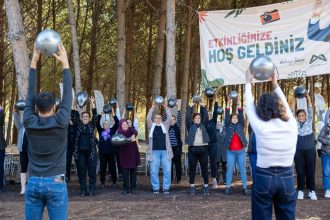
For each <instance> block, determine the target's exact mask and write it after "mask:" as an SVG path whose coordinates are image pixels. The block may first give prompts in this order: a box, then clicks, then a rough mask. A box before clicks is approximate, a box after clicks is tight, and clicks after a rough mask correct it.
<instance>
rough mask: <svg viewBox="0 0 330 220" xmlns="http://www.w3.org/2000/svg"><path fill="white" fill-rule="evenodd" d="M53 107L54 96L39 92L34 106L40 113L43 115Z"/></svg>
mask: <svg viewBox="0 0 330 220" xmlns="http://www.w3.org/2000/svg"><path fill="white" fill-rule="evenodd" d="M54 105H55V95H54V94H53V93H50V92H41V93H39V94H38V95H37V97H36V106H37V109H38V111H39V112H40V113H42V114H45V113H48V112H50V111H51V110H52V108H53V107H54Z"/></svg>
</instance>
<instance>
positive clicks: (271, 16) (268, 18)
mask: <svg viewBox="0 0 330 220" xmlns="http://www.w3.org/2000/svg"><path fill="white" fill-rule="evenodd" d="M260 20H261V24H263V25H265V24H268V23H271V22H273V21H277V20H280V13H279V12H278V10H277V9H275V10H273V11H267V12H265V13H264V14H262V15H260Z"/></svg>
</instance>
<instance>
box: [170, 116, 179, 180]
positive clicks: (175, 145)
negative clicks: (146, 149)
mask: <svg viewBox="0 0 330 220" xmlns="http://www.w3.org/2000/svg"><path fill="white" fill-rule="evenodd" d="M179 114H180V116H179ZM178 117H181V111H179V112H178ZM178 122H180V124H179V123H178ZM178 122H177V120H176V117H175V116H174V115H172V120H171V126H170V128H169V130H168V135H169V138H170V142H171V146H172V151H173V158H172V171H171V180H172V181H173V165H175V174H176V182H177V183H180V182H181V175H182V165H181V155H182V141H181V130H180V128H181V120H178Z"/></svg>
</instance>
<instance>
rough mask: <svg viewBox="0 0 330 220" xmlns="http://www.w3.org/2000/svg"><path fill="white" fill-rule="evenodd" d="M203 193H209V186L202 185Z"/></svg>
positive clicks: (206, 194)
mask: <svg viewBox="0 0 330 220" xmlns="http://www.w3.org/2000/svg"><path fill="white" fill-rule="evenodd" d="M203 195H204V196H208V195H210V192H209V187H208V186H203Z"/></svg>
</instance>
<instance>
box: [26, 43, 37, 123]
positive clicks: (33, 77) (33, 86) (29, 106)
mask: <svg viewBox="0 0 330 220" xmlns="http://www.w3.org/2000/svg"><path fill="white" fill-rule="evenodd" d="M39 59H40V51H39V50H37V48H36V46H34V49H33V55H32V59H31V67H30V72H29V82H28V93H27V97H26V103H25V108H24V113H23V123H24V126H25V127H26V128H28V127H29V125H30V123H31V122H32V121H33V118H34V117H35V115H34V113H35V107H34V106H35V96H36V95H37V70H36V69H37V62H38V61H39Z"/></svg>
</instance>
